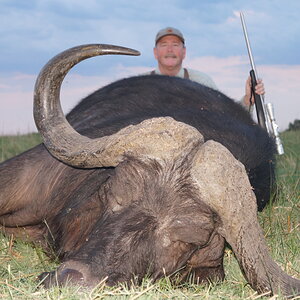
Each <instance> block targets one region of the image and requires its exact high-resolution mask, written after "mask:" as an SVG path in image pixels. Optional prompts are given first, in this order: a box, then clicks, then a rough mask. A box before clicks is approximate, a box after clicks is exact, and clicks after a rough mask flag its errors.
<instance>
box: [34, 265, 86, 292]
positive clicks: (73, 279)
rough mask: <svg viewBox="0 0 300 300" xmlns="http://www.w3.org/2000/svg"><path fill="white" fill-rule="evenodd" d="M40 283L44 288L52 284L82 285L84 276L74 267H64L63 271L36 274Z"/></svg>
mask: <svg viewBox="0 0 300 300" xmlns="http://www.w3.org/2000/svg"><path fill="white" fill-rule="evenodd" d="M38 279H39V280H40V281H41V284H42V285H43V286H44V287H45V288H50V287H52V286H66V285H68V284H70V283H71V284H72V285H76V284H79V285H82V284H83V280H84V276H83V274H82V273H81V272H79V271H77V270H74V269H64V270H63V271H61V272H59V271H54V272H44V273H42V274H40V275H39V276H38Z"/></svg>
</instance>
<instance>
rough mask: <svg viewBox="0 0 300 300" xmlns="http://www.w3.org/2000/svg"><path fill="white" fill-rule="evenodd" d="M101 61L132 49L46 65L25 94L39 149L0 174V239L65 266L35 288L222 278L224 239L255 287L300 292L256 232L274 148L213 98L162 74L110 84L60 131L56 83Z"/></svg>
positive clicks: (98, 49)
mask: <svg viewBox="0 0 300 300" xmlns="http://www.w3.org/2000/svg"><path fill="white" fill-rule="evenodd" d="M101 54H129V55H130V54H131V55H135V54H137V52H135V51H134V50H130V49H126V48H120V47H114V46H108V45H85V46H79V47H75V48H72V49H70V50H67V51H65V52H63V53H61V54H59V55H58V56H56V57H55V58H53V59H52V60H51V61H50V62H49V63H48V64H47V65H46V66H45V67H44V68H43V70H42V71H41V73H40V75H39V77H38V79H37V83H36V87H35V96H34V98H35V106H34V115H35V120H36V124H37V127H38V129H39V131H40V133H41V135H42V136H43V139H44V144H42V145H39V146H37V147H35V148H33V149H31V150H29V151H27V152H25V153H23V154H21V155H19V156H17V157H14V158H12V159H10V160H8V161H6V162H4V163H2V164H1V165H0V179H1V188H0V216H1V217H0V222H1V225H2V230H3V231H4V232H5V233H6V234H14V235H16V236H20V237H23V238H27V239H30V240H32V241H35V242H40V243H41V244H42V245H43V246H44V248H45V250H46V251H47V250H48V249H49V248H51V249H52V250H54V252H55V254H56V255H57V256H58V257H59V258H60V259H61V262H62V264H61V265H60V266H59V267H58V269H57V270H56V271H54V272H51V273H44V274H42V275H41V276H40V278H42V279H44V285H45V286H47V287H48V286H52V285H56V284H58V285H64V284H67V283H71V284H79V285H83V286H95V285H96V284H97V283H98V282H99V281H100V280H101V279H103V278H107V279H106V282H107V284H109V285H113V284H116V283H118V282H128V283H130V282H131V281H132V280H136V281H137V282H139V281H140V280H141V279H142V278H143V277H144V276H146V275H148V276H150V277H151V278H153V279H154V280H156V279H158V278H160V277H162V276H164V275H165V274H167V275H170V274H174V273H176V271H178V272H177V276H178V277H179V278H180V279H181V280H185V279H186V278H187V277H188V276H189V274H193V278H195V280H197V281H198V282H205V281H208V280H216V279H217V280H222V279H223V278H224V270H223V255H224V243H225V241H227V242H228V243H229V244H230V246H231V247H232V249H233V251H234V253H235V255H236V257H237V259H238V261H239V264H240V267H241V268H242V270H243V272H244V274H245V277H246V279H247V280H248V282H249V283H250V285H251V286H252V287H253V288H254V289H255V290H257V291H258V292H260V293H262V292H268V291H269V292H271V293H276V292H278V291H281V292H283V293H284V294H285V295H287V296H289V295H294V294H299V293H300V282H299V281H298V280H296V279H294V278H292V277H290V276H288V275H287V274H285V273H284V272H283V271H282V270H281V269H280V268H279V267H278V266H277V265H276V264H275V262H273V261H272V259H271V258H270V256H269V255H268V251H267V246H266V244H265V241H264V237H263V234H262V231H261V229H260V226H259V224H258V221H257V206H258V207H259V208H260V209H262V208H263V207H264V206H265V204H266V203H267V201H268V199H269V194H270V186H271V184H272V181H273V178H274V177H273V176H274V172H273V163H272V162H273V161H274V153H275V148H274V143H273V141H272V139H270V138H269V137H268V135H267V134H266V132H265V131H263V130H262V129H260V128H259V127H258V126H257V125H256V124H254V123H253V121H252V119H251V117H250V116H249V114H248V113H247V112H246V111H245V110H244V109H243V108H242V107H241V106H240V105H239V104H236V103H234V102H233V101H232V100H231V99H229V98H228V97H226V96H225V95H223V94H222V93H220V92H219V91H215V90H212V89H210V88H207V87H204V86H201V85H199V84H197V83H194V82H191V81H188V80H184V79H180V78H174V77H164V76H141V77H134V78H129V79H124V80H121V81H118V82H115V83H113V84H111V85H108V86H106V87H104V88H102V89H100V90H98V91H96V92H95V93H93V94H92V95H90V96H88V97H87V98H85V99H84V100H82V101H81V102H80V103H79V104H78V105H77V106H76V107H75V108H74V109H73V110H72V111H71V112H70V113H69V114H68V116H67V120H68V122H67V120H66V119H65V117H64V115H63V112H62V110H61V107H60V101H59V92H60V87H61V83H62V80H63V78H64V76H65V75H66V74H67V72H68V71H69V70H70V69H71V68H72V67H73V66H74V65H75V64H77V63H78V62H79V61H81V60H83V59H85V58H88V57H92V56H96V55H101ZM70 124H71V125H70ZM71 126H72V127H71ZM50 153H51V154H50ZM249 180H250V182H249ZM250 183H251V184H250ZM253 190H254V193H255V194H254V193H253ZM256 201H257V202H256ZM257 204H258V205H257Z"/></svg>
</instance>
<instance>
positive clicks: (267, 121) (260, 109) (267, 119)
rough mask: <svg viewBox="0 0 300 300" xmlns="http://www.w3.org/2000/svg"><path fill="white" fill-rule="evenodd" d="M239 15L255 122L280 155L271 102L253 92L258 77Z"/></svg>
mask: <svg viewBox="0 0 300 300" xmlns="http://www.w3.org/2000/svg"><path fill="white" fill-rule="evenodd" d="M240 17H241V22H242V27H243V31H244V36H245V41H246V45H247V50H248V55H249V59H250V64H251V70H250V77H251V89H252V93H253V95H254V99H255V109H256V114H257V122H258V124H259V125H260V126H261V127H262V128H263V129H265V130H266V131H267V132H268V134H269V135H270V136H271V137H272V138H274V140H275V144H276V149H277V153H278V154H279V155H282V154H284V150H283V145H282V143H281V140H280V137H279V133H278V125H277V124H276V121H275V115H274V108H273V105H272V103H267V104H266V105H265V101H264V97H263V96H262V95H258V94H256V93H255V86H256V84H257V78H258V77H257V72H256V68H255V64H254V60H253V56H252V51H251V46H250V42H249V38H248V33H247V28H246V23H245V19H244V15H243V13H242V12H240ZM266 112H267V113H266Z"/></svg>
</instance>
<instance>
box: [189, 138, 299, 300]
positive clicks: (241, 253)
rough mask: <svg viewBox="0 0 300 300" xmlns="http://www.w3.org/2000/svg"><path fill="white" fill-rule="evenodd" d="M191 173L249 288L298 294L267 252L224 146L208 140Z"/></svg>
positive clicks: (251, 202)
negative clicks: (219, 222) (214, 215)
mask: <svg viewBox="0 0 300 300" xmlns="http://www.w3.org/2000/svg"><path fill="white" fill-rule="evenodd" d="M191 174H192V177H193V179H194V180H195V182H196V185H197V186H198V192H199V198H200V199H201V200H203V201H204V202H205V203H207V204H208V205H209V206H210V207H211V208H212V209H213V210H214V211H215V212H216V213H217V214H218V215H219V217H220V218H221V225H220V228H219V229H218V230H219V233H220V234H221V235H222V236H223V237H224V238H225V239H226V241H227V242H228V243H229V244H230V245H231V247H232V249H233V251H234V253H235V255H236V258H237V260H238V262H239V265H240V266H241V268H242V270H243V271H244V275H245V277H246V279H247V281H248V282H249V283H250V285H251V286H252V288H253V289H255V290H256V291H258V292H260V293H265V292H270V293H272V294H275V293H278V292H281V293H283V294H284V295H286V296H294V295H298V294H300V280H297V279H295V278H293V277H290V276H289V275H287V274H286V273H284V272H283V271H282V270H281V268H280V267H279V266H278V265H277V264H276V263H275V262H274V261H273V260H272V258H271V257H270V255H269V253H268V248H267V245H266V242H265V239H264V235H263V232H262V230H261V228H260V225H259V223H258V220H257V207H256V199H255V195H254V193H253V191H252V189H251V185H250V183H249V180H248V176H247V174H246V171H245V168H244V166H243V165H242V164H241V163H240V162H238V161H237V160H236V159H235V158H234V157H233V155H232V154H231V153H230V152H229V151H228V150H227V149H226V148H225V147H224V146H222V145H221V144H219V143H216V142H213V141H208V142H206V143H205V144H204V145H203V146H202V147H200V149H199V151H198V152H197V154H196V156H195V158H194V162H193V167H192V171H191Z"/></svg>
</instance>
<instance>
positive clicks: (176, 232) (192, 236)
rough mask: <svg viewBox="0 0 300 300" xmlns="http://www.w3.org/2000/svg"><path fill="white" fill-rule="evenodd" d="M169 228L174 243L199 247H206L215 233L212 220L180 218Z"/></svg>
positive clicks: (205, 218) (206, 218)
mask: <svg viewBox="0 0 300 300" xmlns="http://www.w3.org/2000/svg"><path fill="white" fill-rule="evenodd" d="M172 223H173V224H172V225H171V226H170V227H169V230H168V231H169V237H170V240H171V241H172V242H176V241H180V242H183V243H188V244H195V245H197V246H201V245H205V244H206V243H207V242H208V241H209V239H210V237H211V234H212V233H213V231H214V229H215V228H214V222H213V221H212V220H211V218H208V217H204V218H200V219H198V218H195V219H192V218H186V217H185V218H184V217H182V218H178V219H176V220H174V221H173V222H172Z"/></svg>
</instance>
